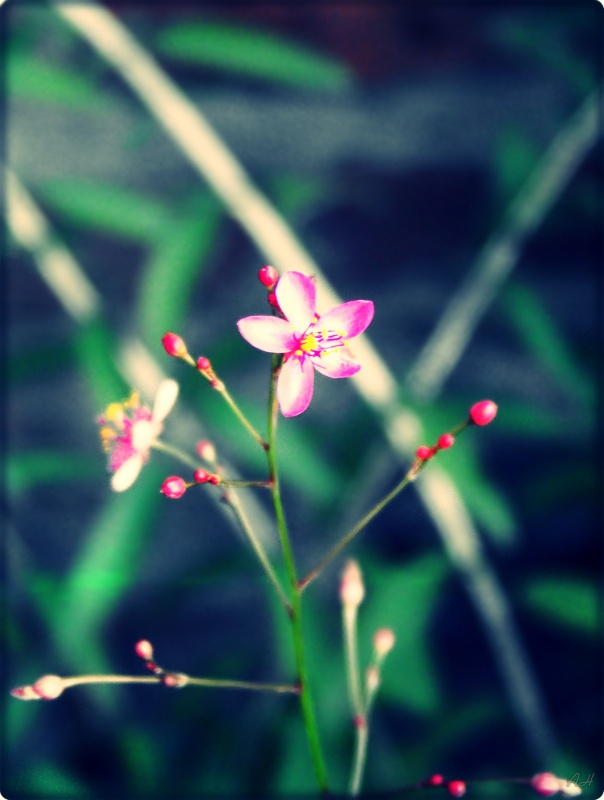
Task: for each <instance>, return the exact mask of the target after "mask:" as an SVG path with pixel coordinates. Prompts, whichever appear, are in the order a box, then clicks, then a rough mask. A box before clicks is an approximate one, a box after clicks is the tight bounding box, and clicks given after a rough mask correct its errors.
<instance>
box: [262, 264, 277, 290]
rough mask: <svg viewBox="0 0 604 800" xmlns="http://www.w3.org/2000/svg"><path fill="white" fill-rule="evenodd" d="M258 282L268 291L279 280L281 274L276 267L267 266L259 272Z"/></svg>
mask: <svg viewBox="0 0 604 800" xmlns="http://www.w3.org/2000/svg"><path fill="white" fill-rule="evenodd" d="M258 280H259V281H260V283H261V284H262V285H263V286H266V288H267V289H272V288H273V286H274V285H275V284H276V283H277V281H278V280H279V273H278V272H277V270H276V269H275V268H274V267H271V266H270V265H268V264H267V266H266V267H262V269H260V270H259V271H258Z"/></svg>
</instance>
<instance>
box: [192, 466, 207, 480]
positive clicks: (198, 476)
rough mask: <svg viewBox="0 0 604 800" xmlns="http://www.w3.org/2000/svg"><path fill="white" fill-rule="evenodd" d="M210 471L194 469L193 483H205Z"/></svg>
mask: <svg viewBox="0 0 604 800" xmlns="http://www.w3.org/2000/svg"><path fill="white" fill-rule="evenodd" d="M210 477H211V476H210V473H209V472H208V471H207V470H205V469H196V470H195V472H194V473H193V478H194V479H195V483H207V482H208V481H209V480H210Z"/></svg>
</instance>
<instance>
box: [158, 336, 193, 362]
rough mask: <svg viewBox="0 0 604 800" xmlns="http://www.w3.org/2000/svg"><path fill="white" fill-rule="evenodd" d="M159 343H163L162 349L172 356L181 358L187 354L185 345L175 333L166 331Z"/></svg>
mask: <svg viewBox="0 0 604 800" xmlns="http://www.w3.org/2000/svg"><path fill="white" fill-rule="evenodd" d="M161 343H162V344H163V346H164V350H165V351H166V353H167V354H168V355H169V356H174V358H182V357H183V356H186V355H187V352H188V351H187V345H186V344H185V343H184V341H183V339H181V337H180V336H178V334H176V333H166V334H165V336H163V338H162V340H161Z"/></svg>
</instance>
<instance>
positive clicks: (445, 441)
mask: <svg viewBox="0 0 604 800" xmlns="http://www.w3.org/2000/svg"><path fill="white" fill-rule="evenodd" d="M454 442H455V437H454V436H451V434H450V433H443V435H442V436H441V437H440V439H439V440H438V446H439V447H440V449H441V450H446V449H447V448H448V447H452V445H453V443H454Z"/></svg>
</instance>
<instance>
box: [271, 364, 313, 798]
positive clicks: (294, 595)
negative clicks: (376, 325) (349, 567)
mask: <svg viewBox="0 0 604 800" xmlns="http://www.w3.org/2000/svg"><path fill="white" fill-rule="evenodd" d="M279 365H280V357H279V356H273V357H272V372H271V382H270V390H269V403H268V448H267V458H268V468H269V476H270V479H271V495H272V498H273V505H274V508H275V518H276V521H277V528H278V531H279V538H280V540H281V547H282V549H283V558H284V560H285V566H286V570H287V576H288V579H289V583H290V586H291V609H292V611H291V614H290V619H291V623H292V635H293V640H294V654H295V661H296V670H297V673H298V681H299V685H300V705H301V709H302V716H303V719H304V727H305V730H306V736H307V739H308V746H309V749H310V756H311V760H312V764H313V769H314V772H315V778H316V780H317V784H318V786H319V789H320V791H321V793H322V794H327V793H328V788H327V771H326V769H325V763H324V760H323V754H322V750H321V742H320V739H319V730H318V727H317V721H316V719H315V713H314V709H313V702H312V698H311V695H310V686H309V684H308V677H307V672H306V658H305V652H304V637H303V631H302V604H301V595H300V590H299V588H298V579H297V576H296V565H295V562H294V555H293V552H292V548H291V543H290V540H289V534H288V531H287V524H286V521H285V514H284V511H283V503H282V501H281V492H280V489H279V479H278V475H277V460H276V452H275V432H276V425H277V396H276V381H277V376H278V374H279Z"/></svg>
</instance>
